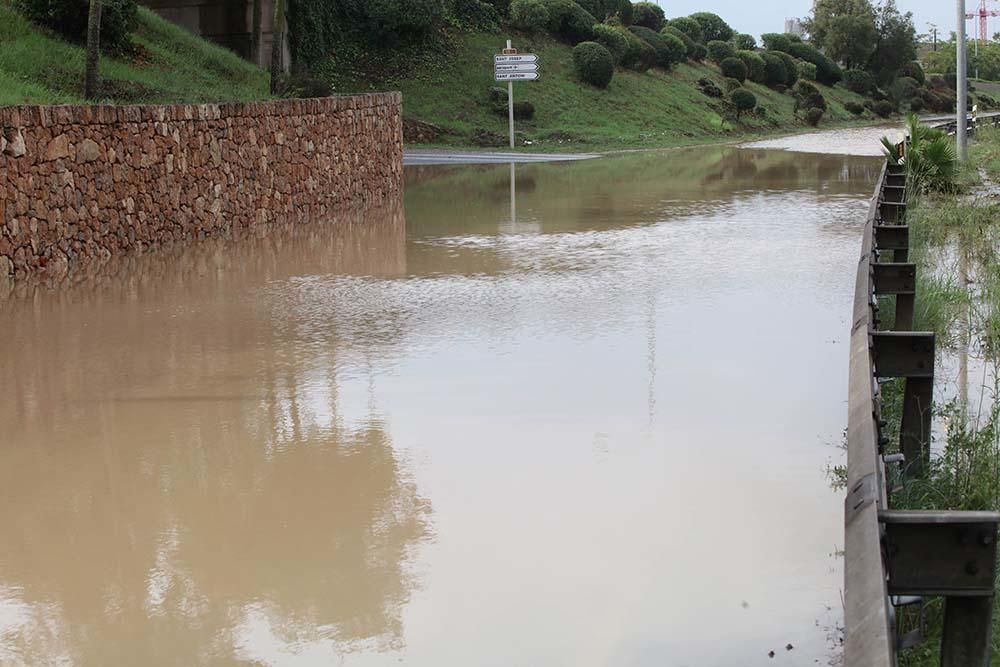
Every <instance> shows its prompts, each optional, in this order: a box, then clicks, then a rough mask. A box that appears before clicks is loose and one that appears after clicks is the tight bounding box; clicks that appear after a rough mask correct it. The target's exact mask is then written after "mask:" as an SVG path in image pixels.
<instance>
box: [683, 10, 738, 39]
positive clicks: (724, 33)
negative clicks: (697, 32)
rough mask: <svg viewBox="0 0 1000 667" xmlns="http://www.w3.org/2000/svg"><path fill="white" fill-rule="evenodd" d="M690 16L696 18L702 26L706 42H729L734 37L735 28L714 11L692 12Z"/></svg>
mask: <svg viewBox="0 0 1000 667" xmlns="http://www.w3.org/2000/svg"><path fill="white" fill-rule="evenodd" d="M689 18H692V19H694V20H695V21H697V22H698V25H699V26H701V35H702V39H704V40H705V42H711V41H715V40H718V41H720V42H728V41H729V40H731V39H732V38H733V29H732V28H730V27H729V24H728V23H726V22H725V21H723V20H722V17H720V16H719V15H718V14H713V13H712V12H697V13H695V14H692V15H691V16H690V17H689Z"/></svg>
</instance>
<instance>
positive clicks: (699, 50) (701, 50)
mask: <svg viewBox="0 0 1000 667" xmlns="http://www.w3.org/2000/svg"><path fill="white" fill-rule="evenodd" d="M707 57H708V47H706V46H705V45H704V44H695V45H694V53H693V54H692V55H691V60H693V61H695V62H696V63H700V62H701V61H702V60H704V59H705V58H707Z"/></svg>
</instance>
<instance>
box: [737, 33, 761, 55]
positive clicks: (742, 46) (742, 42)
mask: <svg viewBox="0 0 1000 667" xmlns="http://www.w3.org/2000/svg"><path fill="white" fill-rule="evenodd" d="M733 44H735V45H736V48H737V49H739V50H741V51H752V50H753V49H756V48H757V40H756V39H754V37H753V35H748V34H746V33H739V34H737V35H736V36H735V37H733Z"/></svg>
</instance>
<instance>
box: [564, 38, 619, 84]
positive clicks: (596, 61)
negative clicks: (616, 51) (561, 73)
mask: <svg viewBox="0 0 1000 667" xmlns="http://www.w3.org/2000/svg"><path fill="white" fill-rule="evenodd" d="M573 65H574V66H575V67H576V73H577V75H579V77H580V79H581V80H583V81H585V82H587V83H589V84H590V85H592V86H597V87H598V88H607V87H608V84H609V83H611V78H612V77H613V76H614V75H615V58H614V56H613V55H611V51H608V50H607V49H606V48H605V47H604V46H603V45H601V44H598V43H597V42H580V43H579V44H577V45H576V46H574V47H573Z"/></svg>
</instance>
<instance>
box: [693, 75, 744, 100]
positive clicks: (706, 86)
mask: <svg viewBox="0 0 1000 667" xmlns="http://www.w3.org/2000/svg"><path fill="white" fill-rule="evenodd" d="M736 83H737V84H739V81H737V82H736ZM698 90H700V91H701V92H702V93H704V94H705V95H707V96H709V97H722V89H721V88H719V87H718V86H717V85H715V82H714V81H712V80H711V79H706V78H701V79H698Z"/></svg>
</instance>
